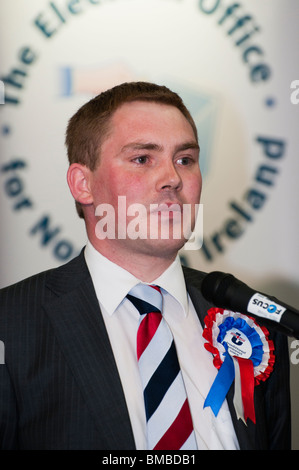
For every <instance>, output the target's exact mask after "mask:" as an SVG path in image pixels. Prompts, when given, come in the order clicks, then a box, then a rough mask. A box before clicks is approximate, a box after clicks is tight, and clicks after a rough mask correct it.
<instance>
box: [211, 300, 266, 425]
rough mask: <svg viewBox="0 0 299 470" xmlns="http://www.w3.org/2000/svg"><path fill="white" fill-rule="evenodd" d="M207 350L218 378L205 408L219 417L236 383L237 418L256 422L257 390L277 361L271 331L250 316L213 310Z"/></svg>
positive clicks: (235, 404) (245, 421) (235, 405)
mask: <svg viewBox="0 0 299 470" xmlns="http://www.w3.org/2000/svg"><path fill="white" fill-rule="evenodd" d="M203 337H204V339H206V340H207V343H205V348H206V349H207V351H209V352H211V353H212V354H213V356H214V358H213V364H214V366H215V367H216V368H217V369H218V373H217V376H216V378H215V380H214V382H213V384H212V386H211V388H210V391H209V393H208V396H207V397H206V400H205V403H204V407H207V406H209V407H211V409H212V411H213V413H214V415H215V416H217V414H218V412H219V410H220V408H221V405H222V403H223V401H224V400H225V397H226V395H227V393H228V391H229V388H230V386H231V385H232V383H233V381H235V390H234V407H235V410H236V414H237V417H238V419H242V420H243V421H244V423H245V424H246V423H247V420H248V419H250V420H251V421H252V422H253V423H255V409H254V387H255V386H256V385H258V384H259V383H260V382H263V381H265V380H267V378H268V377H269V375H270V374H271V372H272V370H273V366H274V362H275V356H274V345H273V342H272V341H271V340H269V332H268V330H267V329H266V328H265V327H261V326H260V325H258V324H257V323H256V322H255V320H254V319H253V318H251V317H248V316H245V315H243V314H241V313H237V312H231V311H229V310H224V309H220V308H211V309H210V310H209V311H208V313H207V316H206V317H205V328H204V331H203Z"/></svg>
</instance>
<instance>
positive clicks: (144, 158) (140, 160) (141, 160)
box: [133, 155, 148, 165]
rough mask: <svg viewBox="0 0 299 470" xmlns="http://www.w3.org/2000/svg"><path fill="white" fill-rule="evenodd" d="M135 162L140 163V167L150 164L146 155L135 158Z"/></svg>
mask: <svg viewBox="0 0 299 470" xmlns="http://www.w3.org/2000/svg"><path fill="white" fill-rule="evenodd" d="M133 161H134V162H136V163H139V164H140V165H144V164H145V163H147V162H148V157H147V156H146V155H140V156H139V157H136V158H134V160H133Z"/></svg>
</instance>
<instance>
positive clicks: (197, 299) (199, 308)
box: [183, 267, 255, 450]
mask: <svg viewBox="0 0 299 470" xmlns="http://www.w3.org/2000/svg"><path fill="white" fill-rule="evenodd" d="M183 271H184V276H185V281H186V287H187V291H188V293H189V295H190V298H191V300H192V302H193V305H194V308H195V310H196V312H197V315H198V317H199V320H200V322H201V325H202V327H203V328H204V326H205V324H204V318H205V316H206V315H207V312H208V310H209V309H210V308H212V307H214V305H213V304H211V303H210V302H208V301H207V300H205V298H204V297H203V295H202V294H201V283H202V280H203V278H204V276H205V274H204V273H202V272H200V271H195V270H193V269H190V268H185V267H184V268H183ZM233 397H234V384H233V385H232V386H231V387H230V390H229V392H228V395H227V403H228V407H229V410H230V413H231V417H232V421H233V425H234V428H235V432H236V435H237V438H238V441H239V445H240V448H241V450H250V449H254V445H255V425H254V424H253V423H252V422H251V421H250V422H249V423H248V426H246V425H245V424H244V423H243V421H242V420H239V419H237V416H236V412H235V407H234V404H233Z"/></svg>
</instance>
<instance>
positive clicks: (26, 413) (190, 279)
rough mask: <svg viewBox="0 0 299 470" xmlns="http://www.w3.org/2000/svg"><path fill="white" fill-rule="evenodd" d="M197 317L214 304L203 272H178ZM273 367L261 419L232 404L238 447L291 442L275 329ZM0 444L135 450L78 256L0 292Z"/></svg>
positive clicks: (283, 350) (283, 354)
mask: <svg viewBox="0 0 299 470" xmlns="http://www.w3.org/2000/svg"><path fill="white" fill-rule="evenodd" d="M184 272H185V278H186V285H187V289H188V292H189V294H190V296H191V298H192V301H193V303H194V306H195V309H196V311H197V312H198V315H199V318H200V321H201V322H203V318H204V316H205V315H206V312H207V310H208V309H209V308H210V307H211V305H210V304H209V303H207V302H206V301H205V300H204V299H203V297H202V295H201V292H200V283H201V279H202V277H203V273H200V272H198V271H195V270H192V269H187V268H184ZM273 339H274V340H275V342H276V365H275V370H274V372H273V373H272V375H271V377H270V378H269V380H268V381H267V382H266V383H264V384H261V385H259V386H258V387H256V388H255V406H256V415H257V423H256V425H254V424H253V423H251V422H250V423H249V424H248V426H245V425H244V424H243V422H242V421H241V420H239V421H238V420H237V419H236V415H235V411H234V408H233V405H232V396H233V388H232V389H231V390H230V392H229V396H228V403H229V406H230V410H231V414H232V419H233V423H234V426H235V430H236V434H237V437H238V439H239V443H240V447H241V449H269V448H278V449H284V448H289V445H290V405H289V367H288V349H287V343H286V338H285V337H282V336H280V335H276V334H274V335H273ZM0 340H2V341H3V342H4V344H5V364H4V365H3V364H2V365H1V364H0V374H1V375H0V447H1V448H2V449H35V450H37V449H104V450H130V449H134V448H135V444H134V438H133V433H132V429H131V424H130V420H129V415H128V410H127V407H126V402H125V398H124V394H123V390H122V385H121V382H120V378H119V375H118V371H117V367H116V364H115V361H114V357H113V353H112V350H111V347H110V343H109V339H108V336H107V333H106V329H105V326H104V322H103V319H102V316H101V314H100V311H99V305H98V301H97V298H96V294H95V291H94V288H93V284H92V281H91V277H90V274H89V271H88V269H87V266H86V263H85V260H84V256H83V253H81V255H80V256H78V257H77V258H75V259H74V260H72V261H71V262H69V263H68V264H66V265H64V266H62V267H59V268H56V269H53V270H50V271H46V272H44V273H41V274H38V275H36V276H33V277H31V278H29V279H27V280H24V281H22V282H20V283H18V284H15V285H13V286H10V287H8V288H5V289H3V290H2V291H0Z"/></svg>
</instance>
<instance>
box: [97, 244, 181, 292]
mask: <svg viewBox="0 0 299 470" xmlns="http://www.w3.org/2000/svg"><path fill="white" fill-rule="evenodd" d="M90 242H91V243H92V245H93V247H94V248H95V249H96V250H97V251H98V252H99V253H101V255H103V256H105V257H106V258H107V259H109V260H110V261H112V262H113V263H115V264H117V265H118V266H121V267H122V268H123V269H125V270H126V271H128V272H130V273H131V274H133V276H135V277H136V278H138V279H140V280H141V281H143V282H149V283H150V282H152V281H153V280H154V279H157V278H158V277H159V276H161V274H163V273H164V271H166V269H167V268H168V267H169V266H170V265H171V264H172V263H173V261H174V260H175V258H176V256H177V252H173V253H169V254H166V253H165V252H164V253H163V256H161V255H157V254H156V253H155V250H152V251H151V252H149V253H146V252H138V251H137V250H134V251H133V250H132V251H131V252H130V251H129V250H122V249H120V248H119V245H116V244H113V243H110V244H106V243H105V241H104V240H101V241H99V240H92V239H90Z"/></svg>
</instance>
